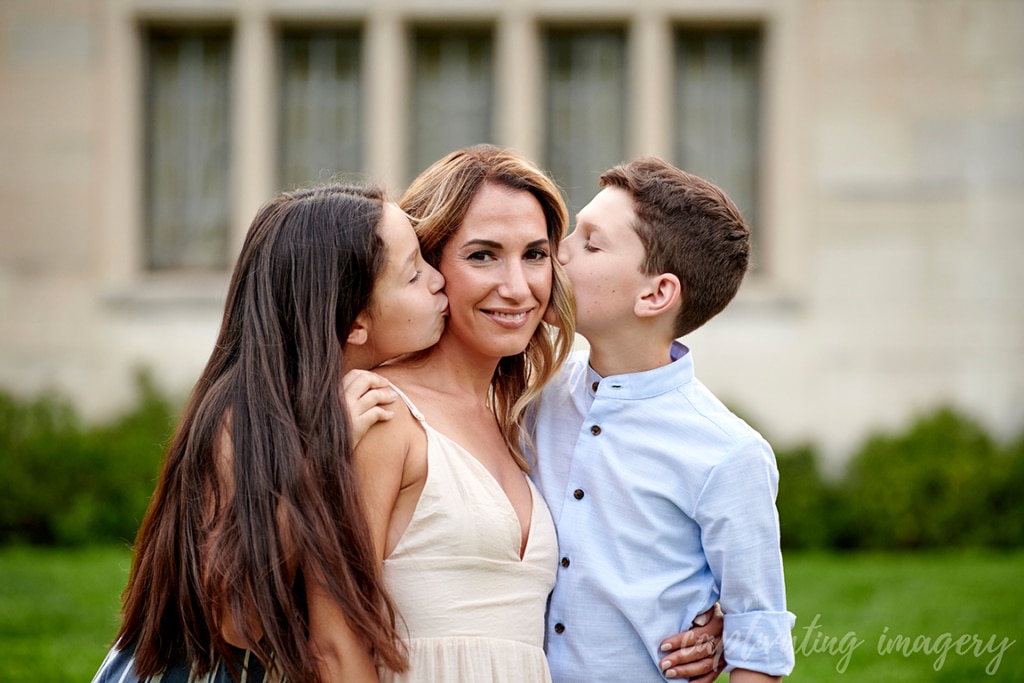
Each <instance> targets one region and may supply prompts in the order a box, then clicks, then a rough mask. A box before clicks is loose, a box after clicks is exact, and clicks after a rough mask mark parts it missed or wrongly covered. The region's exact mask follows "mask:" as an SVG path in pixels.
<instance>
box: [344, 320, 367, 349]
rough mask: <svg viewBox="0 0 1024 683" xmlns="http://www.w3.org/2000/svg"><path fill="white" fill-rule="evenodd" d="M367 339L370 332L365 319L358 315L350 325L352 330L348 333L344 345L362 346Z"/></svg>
mask: <svg viewBox="0 0 1024 683" xmlns="http://www.w3.org/2000/svg"><path fill="white" fill-rule="evenodd" d="M369 338H370V330H369V329H368V328H367V327H366V319H365V318H364V317H363V314H362V313H360V314H359V315H358V316H356V321H355V322H354V323H352V329H350V330H349V331H348V339H346V340H345V343H346V344H354V345H355V346H362V345H363V344H365V343H366V340H367V339H369Z"/></svg>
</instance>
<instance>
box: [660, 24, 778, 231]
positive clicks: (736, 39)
mask: <svg viewBox="0 0 1024 683" xmlns="http://www.w3.org/2000/svg"><path fill="white" fill-rule="evenodd" d="M760 72H761V41H760V36H759V35H758V33H757V32H756V31H752V30H747V31H742V30H740V31H692V30H680V31H678V32H677V34H676V87H675V96H676V101H675V104H676V115H675V121H676V145H675V157H676V158H675V163H676V164H677V165H678V166H680V167H681V168H683V169H684V170H686V171H689V172H691V173H694V174H696V175H699V176H701V177H702V178H706V179H708V180H710V181H711V182H713V183H715V184H716V185H718V186H719V187H721V188H722V189H723V190H725V192H726V193H727V194H728V195H729V196H730V197H731V198H732V200H733V201H734V202H736V205H737V206H738V207H739V209H740V211H741V212H742V213H743V216H744V218H745V219H746V220H747V223H748V224H749V225H751V226H752V227H753V226H756V225H757V217H758V216H757V210H758V205H757V176H758V163H759V154H758V128H759V119H760V111H759V106H758V102H759V95H760V92H759V91H760ZM756 235H757V231H756V229H755V230H752V236H753V237H754V238H755V239H754V242H755V245H756V243H757V241H758V240H757V239H756Z"/></svg>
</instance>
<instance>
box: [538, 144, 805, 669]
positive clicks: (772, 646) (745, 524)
mask: <svg viewBox="0 0 1024 683" xmlns="http://www.w3.org/2000/svg"><path fill="white" fill-rule="evenodd" d="M601 185H602V187H603V188H604V189H602V190H601V191H600V192H599V193H598V195H597V196H596V197H595V198H594V199H593V201H591V203H590V204H588V205H587V206H586V207H584V208H583V210H582V211H580V213H579V215H578V217H577V224H576V230H575V231H574V232H573V233H572V234H571V235H570V236H569V237H567V238H566V239H565V240H564V241H563V242H562V244H561V246H560V247H559V259H560V261H561V262H562V264H563V265H564V266H565V269H566V271H567V273H568V275H569V279H570V280H571V281H572V284H573V288H574V290H575V293H576V303H577V330H578V332H579V333H580V334H581V335H582V336H584V337H585V338H586V339H587V341H588V342H589V345H590V349H589V355H588V352H587V351H579V352H576V353H574V354H573V357H572V358H571V359H570V361H569V362H568V363H567V364H566V366H565V367H564V368H563V369H562V371H561V373H560V375H559V376H558V377H557V378H556V379H555V380H554V381H552V382H551V383H550V384H549V385H548V386H547V387H546V388H545V389H544V393H543V396H542V398H541V401H540V403H539V408H538V411H537V414H536V416H535V417H536V423H535V425H534V430H533V437H534V441H535V444H536V448H537V453H538V457H537V463H536V467H535V469H534V474H533V476H534V480H535V482H536V483H537V485H538V486H539V488H540V490H541V492H542V493H543V494H544V498H545V499H546V500H547V502H548V505H549V506H550V508H551V514H552V516H553V517H554V520H555V526H556V527H557V530H558V539H559V554H560V562H559V567H558V572H559V574H558V579H557V583H556V586H555V589H554V591H553V593H552V594H551V598H550V602H549V608H548V620H547V626H546V628H547V631H546V635H545V641H546V642H545V650H546V651H547V653H548V660H549V663H550V666H551V674H552V678H553V680H554V681H555V683H567V682H569V681H587V682H588V683H595V682H597V681H630V683H641V682H643V681H662V680H664V677H673V675H674V671H673V670H672V669H669V670H668V671H667V672H664V675H663V672H662V670H661V665H660V664H659V661H660V656H661V654H662V653H661V652H660V650H659V645H660V643H661V638H662V637H663V636H664V634H665V633H675V632H677V631H682V630H683V629H684V627H686V626H688V625H689V624H690V622H691V620H692V619H693V618H694V617H695V616H696V615H698V614H700V613H702V612H704V611H705V610H707V609H708V608H709V607H711V606H712V605H714V603H715V601H716V600H720V602H721V604H722V609H723V610H724V612H725V615H726V616H725V631H724V634H723V636H724V643H725V653H724V654H725V658H726V661H727V662H728V665H729V667H733V670H732V673H731V674H730V676H731V678H730V681H731V683H742V682H743V681H763V680H777V679H778V677H779V676H783V675H787V674H789V673H790V672H791V671H792V668H793V663H794V661H793V660H794V655H793V645H792V639H791V635H790V631H791V630H792V628H793V623H794V617H793V615H792V614H791V613H789V612H788V611H786V600H785V585H784V579H783V570H782V556H781V552H780V549H779V526H778V515H777V512H776V509H775V495H776V492H777V484H778V471H777V469H776V465H775V458H774V455H773V453H772V450H771V448H770V446H769V445H768V444H767V443H766V442H765V440H764V439H763V438H762V437H761V436H760V435H759V434H758V433H757V432H755V431H754V430H753V429H752V428H750V427H749V426H748V425H746V424H745V423H744V422H743V421H742V420H740V419H739V418H738V417H736V416H735V415H733V414H732V413H731V412H729V410H728V409H727V408H726V407H725V406H724V405H722V404H721V403H720V402H719V401H718V400H717V399H716V398H715V397H714V396H713V395H712V394H711V392H710V391H708V389H707V388H706V387H704V385H702V384H701V383H700V382H699V381H697V380H696V379H695V378H694V376H693V362H692V360H691V357H690V353H689V350H688V349H687V348H686V347H685V346H683V345H682V344H680V343H679V342H677V341H675V340H676V339H677V338H679V337H682V336H683V335H686V334H688V333H690V332H692V331H693V330H695V329H697V328H698V327H700V326H701V325H703V324H704V323H705V322H707V321H708V320H709V319H710V318H712V317H713V316H714V315H716V314H717V313H718V312H719V311H721V310H722V309H723V308H725V306H726V304H728V303H729V301H730V300H731V299H732V298H733V296H734V295H735V293H736V291H737V289H738V288H739V285H740V282H741V281H742V279H743V276H744V273H745V272H746V269H747V264H748V259H749V231H748V229H747V227H746V225H745V224H744V222H743V219H742V217H741V216H740V214H739V211H738V210H737V209H736V207H735V205H734V204H733V203H732V201H731V200H730V199H729V198H728V197H727V196H726V195H725V194H724V193H723V192H722V191H721V190H720V189H718V188H717V187H715V186H714V185H712V184H710V183H708V182H706V181H704V180H702V179H700V178H697V177H695V176H693V175H690V174H688V173H685V172H683V171H680V170H679V169H677V168H675V167H673V166H671V165H669V164H667V163H666V162H664V161H662V160H660V159H657V158H643V159H638V160H636V161H633V162H631V163H629V164H625V165H620V166H616V167H615V168H612V169H610V170H608V171H607V172H605V173H604V174H603V175H602V176H601ZM588 361H589V362H588ZM666 668H667V665H666Z"/></svg>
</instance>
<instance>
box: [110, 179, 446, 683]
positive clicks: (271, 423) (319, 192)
mask: <svg viewBox="0 0 1024 683" xmlns="http://www.w3.org/2000/svg"><path fill="white" fill-rule="evenodd" d="M385 245H386V246H385ZM443 284H444V282H443V279H442V278H441V277H440V275H439V274H438V273H437V271H436V270H434V268H432V267H431V266H430V265H428V264H427V263H425V262H424V261H423V258H422V255H421V254H420V251H419V246H418V243H417V240H416V236H415V233H414V232H413V230H412V226H411V225H410V223H409V221H408V219H407V218H406V217H405V215H404V214H403V213H402V212H401V211H400V210H399V209H398V208H397V207H396V206H394V205H393V204H389V203H387V202H385V200H384V197H383V195H382V194H381V192H380V191H378V190H375V189H367V188H360V187H353V186H345V185H337V184H334V185H327V186H324V187H318V188H311V189H305V190H298V191H295V192H289V193H285V194H281V195H279V196H278V197H276V198H274V199H273V200H272V201H270V202H268V203H267V204H266V205H265V206H264V207H262V208H261V209H260V211H259V213H258V214H257V216H256V218H255V219H254V221H253V223H252V225H251V227H250V228H249V232H248V234H247V236H246V240H245V243H244V244H243V246H242V251H241V254H240V256H239V258H238V262H237V264H236V266H235V270H234V273H233V275H232V279H231V284H230V288H229V291H228V295H227V303H226V307H225V311H224V318H223V323H222V325H221V330H220V334H219V337H218V339H217V343H216V345H215V346H214V350H213V352H212V355H211V356H210V359H209V361H208V363H207V366H206V368H205V370H204V371H203V373H202V376H201V377H200V379H199V381H198V382H197V384H196V386H195V389H194V392H193V394H192V396H191V398H190V400H189V402H188V404H187V406H186V407H185V410H184V414H183V417H182V419H181V422H180V424H179V427H178V429H177V432H176V434H175V436H174V438H173V440H172V442H171V445H170V449H169V452H168V454H167V458H166V461H165V463H164V466H163V469H162V472H161V475H160V480H159V483H158V485H157V489H156V492H155V493H154V495H153V499H152V501H151V503H150V507H149V510H148V511H147V513H146V517H145V519H144V521H143V523H142V527H141V529H140V531H139V534H138V537H137V539H136V543H135V548H134V557H133V563H132V572H131V577H130V579H129V581H128V585H127V588H126V589H125V591H124V595H123V610H122V612H123V623H122V625H121V629H120V631H119V632H118V634H117V641H116V646H115V648H114V649H113V650H112V651H111V653H110V654H109V655H108V657H107V660H106V661H105V662H104V664H103V666H102V667H101V669H100V671H99V672H98V673H97V675H96V677H95V678H94V681H95V682H96V683H99V682H106V681H122V680H139V679H146V678H149V677H151V676H156V675H158V674H161V673H162V674H163V678H162V680H163V681H165V682H168V683H169V682H170V681H176V680H180V681H185V680H196V679H200V678H202V677H204V676H207V675H210V678H209V679H203V680H211V681H213V680H216V681H227V680H233V679H242V678H243V674H244V679H245V680H248V681H260V680H261V679H262V678H264V676H265V677H266V678H267V679H268V680H279V679H280V678H282V677H284V678H287V679H288V680H291V681H302V682H305V681H323V682H326V681H343V680H344V681H358V680H376V667H377V666H378V665H379V666H382V667H385V668H388V669H393V670H398V671H400V670H402V669H404V668H405V665H406V656H405V652H404V648H403V646H402V644H401V642H400V640H399V638H398V632H397V628H396V618H395V610H394V607H393V605H392V602H391V600H390V599H389V598H388V596H387V593H386V591H385V589H384V586H383V582H382V579H381V576H380V568H379V563H378V561H377V558H376V555H375V546H374V544H373V540H372V537H371V534H370V532H371V527H370V526H369V525H368V524H367V519H366V517H365V514H364V510H363V507H362V501H361V497H360V489H359V486H358V484H357V473H356V469H355V464H354V462H353V459H352V449H351V446H350V443H354V442H355V441H356V440H358V436H359V435H360V432H361V431H365V429H366V427H367V426H368V424H369V423H370V422H372V421H374V420H376V419H378V418H379V417H380V414H379V413H380V412H381V411H384V410H386V409H385V408H384V407H383V406H377V404H378V403H382V402H383V403H385V404H386V399H384V398H382V396H381V394H380V390H379V389H377V388H376V387H375V386H374V384H373V379H372V377H370V376H369V375H358V376H349V377H347V378H346V395H347V397H348V399H349V400H350V401H351V402H352V404H353V406H354V413H357V414H359V417H358V419H359V420H360V421H359V422H358V423H356V424H355V425H353V423H352V421H351V420H350V419H349V418H348V414H347V411H346V410H345V406H344V405H343V402H342V398H343V397H342V395H341V393H342V392H341V388H340V387H341V382H342V371H343V368H344V369H346V370H347V369H349V368H369V367H373V366H374V365H377V364H379V363H380V362H382V361H384V360H386V359H388V358H392V357H394V356H395V355H398V354H401V353H406V352H410V351H416V350H419V349H422V348H425V347H428V346H430V345H431V344H433V343H434V342H435V341H436V340H437V339H438V337H439V336H440V334H441V331H442V329H443V326H444V313H445V309H446V306H447V300H446V299H445V296H444V294H443V293H442V292H441V288H442V286H443ZM374 406H377V407H374ZM375 411H377V412H375ZM264 669H269V673H266V674H265V672H264Z"/></svg>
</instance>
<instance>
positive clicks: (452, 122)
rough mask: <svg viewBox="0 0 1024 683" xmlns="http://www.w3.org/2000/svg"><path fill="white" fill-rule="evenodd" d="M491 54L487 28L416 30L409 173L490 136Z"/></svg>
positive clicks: (492, 100) (417, 171)
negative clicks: (475, 29)
mask: <svg viewBox="0 0 1024 683" xmlns="http://www.w3.org/2000/svg"><path fill="white" fill-rule="evenodd" d="M493 59H494V58H493V48H492V40H491V35H490V32H489V31H484V30H478V31H474V30H463V31H450V30H431V29H421V30H418V31H417V32H416V37H415V47H414V51H413V81H412V83H413V87H412V99H413V101H412V103H411V109H410V110H411V112H412V119H413V120H412V155H411V159H410V162H411V164H412V168H411V173H410V177H414V176H416V175H417V174H418V173H419V172H420V171H422V170H423V169H424V168H426V167H427V166H429V165H430V164H432V163H433V162H435V161H437V160H438V159H440V158H441V157H442V156H444V155H445V154H447V153H448V152H450V151H452V150H454V149H458V148H460V147H465V146H467V145H473V144H476V143H480V142H490V141H492V132H491V131H492V120H493V109H494V68H493Z"/></svg>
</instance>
